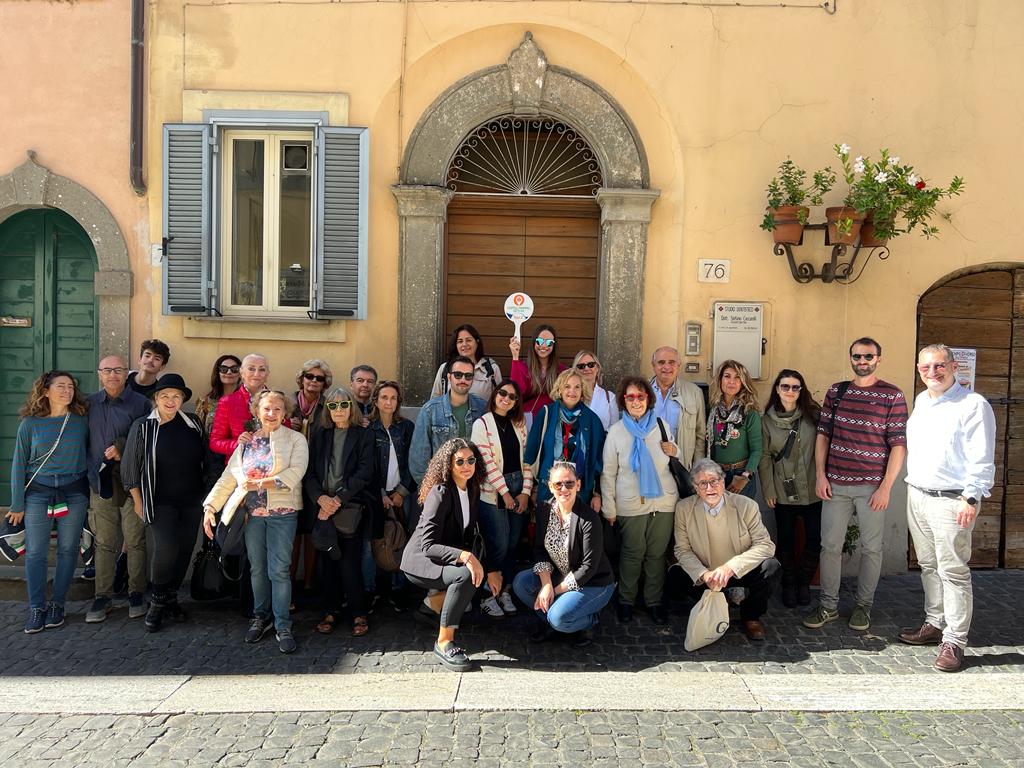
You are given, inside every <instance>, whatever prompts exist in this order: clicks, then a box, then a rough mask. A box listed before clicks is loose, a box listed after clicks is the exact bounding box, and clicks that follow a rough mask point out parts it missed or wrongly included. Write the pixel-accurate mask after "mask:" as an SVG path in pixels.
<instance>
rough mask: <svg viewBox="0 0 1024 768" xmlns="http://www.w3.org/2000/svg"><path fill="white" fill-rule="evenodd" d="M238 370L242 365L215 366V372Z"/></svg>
mask: <svg viewBox="0 0 1024 768" xmlns="http://www.w3.org/2000/svg"><path fill="white" fill-rule="evenodd" d="M240 370H242V366H240V365H218V366H217V372H218V373H238V372H239V371H240Z"/></svg>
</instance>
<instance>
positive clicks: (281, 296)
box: [278, 139, 313, 307]
mask: <svg viewBox="0 0 1024 768" xmlns="http://www.w3.org/2000/svg"><path fill="white" fill-rule="evenodd" d="M280 157H281V179H280V195H281V202H280V227H279V241H278V273H279V274H278V304H279V305H280V306H282V307H308V306H309V273H310V205H311V204H312V178H313V177H312V174H311V173H310V163H311V161H312V147H311V143H310V142H308V141H295V140H293V139H291V140H290V139H285V140H282V141H281V142H280Z"/></svg>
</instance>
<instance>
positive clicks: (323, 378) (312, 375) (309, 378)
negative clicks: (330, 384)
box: [302, 373, 327, 384]
mask: <svg viewBox="0 0 1024 768" xmlns="http://www.w3.org/2000/svg"><path fill="white" fill-rule="evenodd" d="M302 378H304V379H305V380H306V381H319V382H320V383H321V384H323V383H324V382H325V381H327V377H326V376H320V375H318V374H316V373H304V374H302Z"/></svg>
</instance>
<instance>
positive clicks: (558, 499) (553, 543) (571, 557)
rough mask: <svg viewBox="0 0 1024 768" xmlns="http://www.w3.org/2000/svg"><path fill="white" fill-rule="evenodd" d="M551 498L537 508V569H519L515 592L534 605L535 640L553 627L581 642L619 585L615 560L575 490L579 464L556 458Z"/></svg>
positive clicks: (592, 514)
mask: <svg viewBox="0 0 1024 768" xmlns="http://www.w3.org/2000/svg"><path fill="white" fill-rule="evenodd" d="M548 488H549V489H550V490H551V495H552V499H551V502H550V504H549V505H545V504H541V505H540V506H539V507H538V509H537V538H536V545H535V547H534V559H535V560H536V564H535V565H534V566H533V570H530V571H521V572H520V573H519V575H518V576H516V579H515V592H516V595H517V596H518V597H519V599H520V600H521V601H522V602H523V603H525V604H526V605H532V606H533V607H534V610H536V611H537V614H538V617H539V618H540V619H541V620H542V621H543V624H542V626H541V627H540V628H539V629H538V631H537V632H536V633H535V634H534V636H533V639H534V640H538V641H539V640H544V639H547V638H548V637H549V636H550V635H551V633H552V631H555V632H566V633H575V635H574V638H573V642H574V645H576V646H577V647H581V646H584V645H589V644H590V642H591V641H592V639H593V638H592V636H591V629H592V628H593V626H594V625H595V624H597V615H598V614H599V613H600V612H601V610H602V609H603V608H604V607H605V606H606V605H608V601H609V600H611V597H612V593H613V592H614V591H615V579H614V577H613V575H612V566H611V563H609V562H608V558H607V557H606V556H605V554H604V540H603V535H602V531H601V520H600V518H599V517H598V514H597V513H596V512H594V511H592V510H591V509H590V507H589V506H588V505H587V504H585V503H584V502H583V501H582V499H580V498H578V496H577V494H578V492H579V489H580V481H579V479H578V478H577V477H576V467H575V465H573V464H572V463H571V462H568V461H556V462H555V464H554V465H553V466H552V467H551V472H550V473H549V475H548Z"/></svg>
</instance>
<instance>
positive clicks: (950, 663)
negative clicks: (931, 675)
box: [932, 643, 964, 672]
mask: <svg viewBox="0 0 1024 768" xmlns="http://www.w3.org/2000/svg"><path fill="white" fill-rule="evenodd" d="M963 663H964V649H963V648H961V647H960V646H959V645H957V644H956V643H943V644H942V645H940V646H939V655H938V656H936V657H935V663H934V664H933V665H932V666H933V667H935V668H936V669H937V670H939V671H940V672H958V671H959V670H960V667H961V666H962V665H963Z"/></svg>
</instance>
